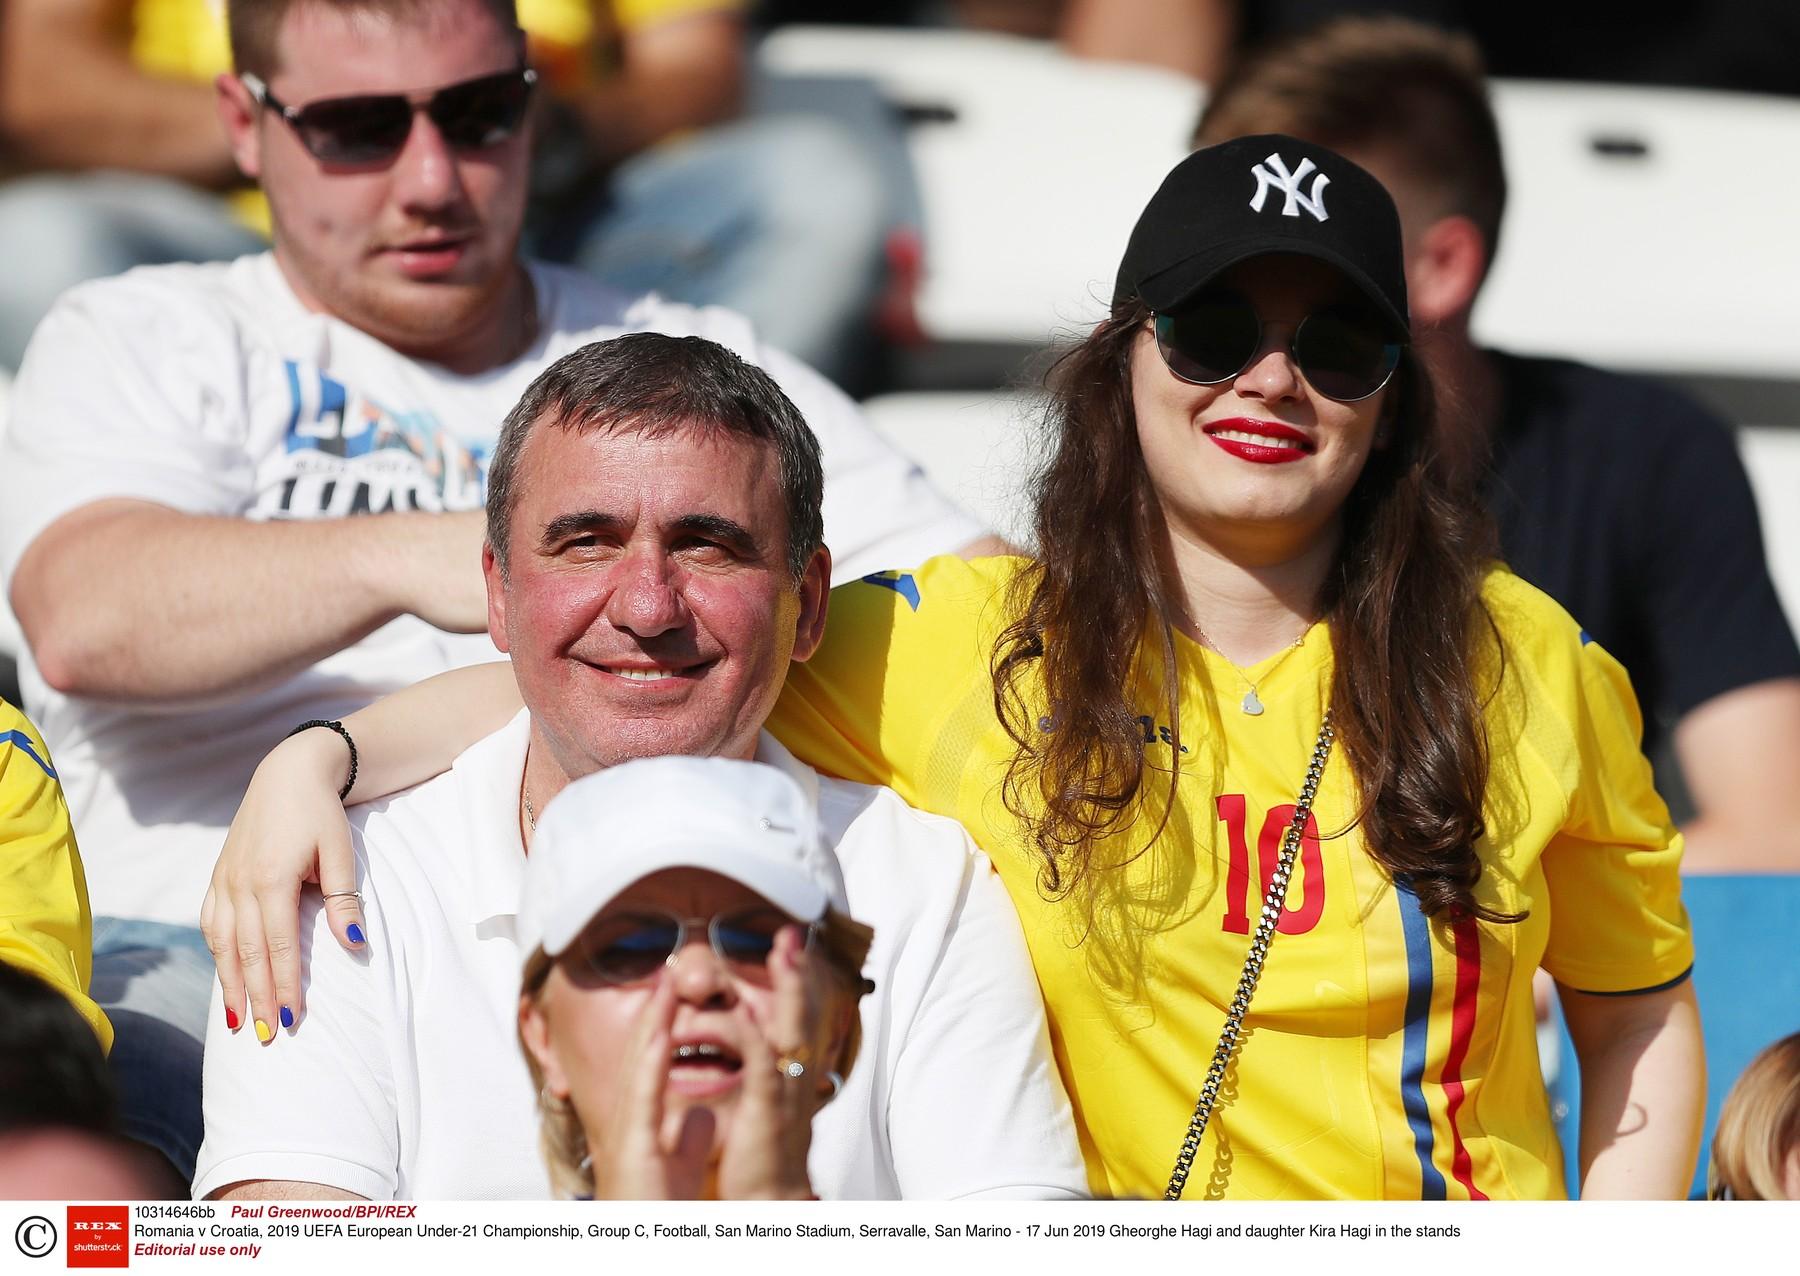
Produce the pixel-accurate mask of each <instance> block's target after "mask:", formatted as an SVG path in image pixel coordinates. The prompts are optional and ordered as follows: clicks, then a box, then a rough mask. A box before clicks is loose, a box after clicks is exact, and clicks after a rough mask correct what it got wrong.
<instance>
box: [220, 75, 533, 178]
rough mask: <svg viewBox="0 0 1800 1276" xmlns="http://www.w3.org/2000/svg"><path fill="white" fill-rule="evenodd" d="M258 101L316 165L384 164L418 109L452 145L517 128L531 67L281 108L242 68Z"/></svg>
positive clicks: (485, 141) (478, 143)
mask: <svg viewBox="0 0 1800 1276" xmlns="http://www.w3.org/2000/svg"><path fill="white" fill-rule="evenodd" d="M238 78H239V79H240V80H242V81H243V84H244V88H245V89H247V90H249V93H250V96H251V97H253V98H255V99H256V103H257V105H258V106H262V107H265V108H267V109H268V110H271V111H273V112H275V113H276V114H277V115H279V116H280V117H281V118H282V119H283V120H285V121H286V122H287V125H288V127H289V128H291V129H293V130H294V135H295V136H296V137H298V138H299V139H300V144H301V145H302V146H304V147H305V148H306V149H307V151H308V152H309V153H311V155H312V157H313V158H314V159H316V160H318V161H319V162H320V163H321V164H342V165H347V166H356V165H369V164H387V163H391V162H392V161H393V159H394V157H395V156H396V155H398V154H399V153H400V152H401V150H402V149H403V148H404V147H405V146H406V139H407V137H408V136H410V135H411V133H412V122H413V112H415V111H424V112H425V114H427V115H428V116H430V117H431V122H432V124H434V125H436V127H437V131H438V132H439V133H441V134H443V137H444V141H445V142H446V143H448V144H449V146H450V148H451V149H452V150H457V151H479V150H483V149H485V148H487V147H490V146H497V145H499V144H500V143H501V142H504V141H505V140H506V139H507V138H509V137H511V136H512V135H513V134H514V133H516V132H518V131H519V125H520V123H521V122H522V121H523V120H524V118H525V108H526V107H527V106H529V105H530V103H531V89H532V86H533V85H534V84H536V83H537V72H536V71H533V70H532V69H531V68H530V67H519V68H518V69H516V70H512V71H501V72H500V73H498V74H497V75H483V76H479V77H477V78H476V79H473V80H464V81H462V82H461V83H460V84H452V85H449V86H448V87H446V88H441V89H438V90H436V91H434V92H430V93H412V94H407V93H371V94H364V95H360V96H357V97H334V98H326V99H324V100H323V101H319V102H309V103H307V104H306V105H305V106H288V105H286V104H284V103H283V102H282V101H281V100H280V99H278V98H277V97H276V96H275V95H274V94H273V93H271V92H269V86H268V85H266V84H264V83H263V82H262V80H261V79H259V78H258V77H257V76H255V75H251V74H250V73H248V72H246V73H244V74H243V75H240V76H239V77H238Z"/></svg>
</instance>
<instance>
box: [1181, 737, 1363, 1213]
mask: <svg viewBox="0 0 1800 1276" xmlns="http://www.w3.org/2000/svg"><path fill="white" fill-rule="evenodd" d="M1332 735H1333V732H1332V727H1331V711H1330V710H1329V709H1327V710H1326V711H1325V720H1324V721H1323V722H1321V723H1320V724H1319V740H1318V743H1317V744H1315V745H1313V753H1312V761H1311V762H1310V763H1308V764H1307V768H1306V782H1305V783H1304V784H1302V785H1301V786H1300V797H1299V800H1297V801H1296V802H1295V803H1294V818H1293V819H1292V820H1290V821H1288V827H1287V832H1286V833H1285V834H1284V835H1283V836H1282V839H1281V859H1280V861H1279V862H1278V863H1277V864H1276V866H1275V875H1274V876H1273V877H1272V878H1270V879H1269V888H1268V892H1267V894H1266V895H1265V896H1264V898H1263V906H1262V914H1261V915H1260V916H1259V917H1258V918H1257V920H1256V932H1255V933H1254V934H1253V935H1251V937H1250V954H1249V956H1247V957H1245V958H1244V973H1243V974H1241V975H1239V976H1238V985H1237V993H1236V995H1235V996H1233V997H1232V999H1231V1010H1230V1012H1229V1013H1227V1014H1226V1016H1225V1026H1224V1027H1223V1028H1222V1029H1220V1030H1219V1044H1218V1046H1217V1048H1216V1049H1214V1050H1213V1057H1212V1063H1211V1065H1210V1066H1209V1067H1208V1068H1207V1069H1206V1080H1205V1081H1204V1082H1202V1083H1201V1086H1200V1098H1199V1099H1198V1100H1197V1101H1196V1102H1195V1104H1194V1115H1193V1117H1192V1119H1191V1120H1189V1121H1188V1128H1187V1136H1186V1137H1185V1138H1183V1139H1182V1140H1181V1151H1180V1152H1179V1153H1178V1154H1177V1155H1176V1157H1175V1169H1174V1172H1173V1173H1171V1174H1170V1175H1169V1186H1168V1188H1167V1189H1166V1190H1165V1191H1164V1192H1163V1200H1165V1201H1179V1200H1180V1199H1181V1193H1182V1190H1183V1189H1184V1188H1186V1187H1187V1180H1188V1174H1189V1172H1190V1171H1191V1170H1192V1169H1193V1167H1194V1154H1195V1153H1197V1152H1198V1151H1199V1150H1200V1139H1201V1136H1202V1135H1204V1134H1205V1133H1206V1122H1207V1120H1208V1119H1209V1118H1210V1117H1211V1116H1212V1110H1213V1104H1214V1103H1216V1102H1217V1101H1218V1098H1219V1087H1220V1086H1221V1085H1223V1084H1224V1082H1225V1069H1226V1068H1227V1067H1229V1066H1230V1064H1231V1057H1232V1056H1233V1055H1234V1054H1236V1053H1237V1048H1238V1040H1239V1038H1240V1036H1241V1035H1242V1033H1243V1028H1244V1016H1245V1015H1247V1014H1248V1013H1250V998H1251V997H1252V996H1254V995H1255V993H1256V982H1257V980H1259V979H1261V978H1262V969H1263V962H1264V961H1265V960H1266V959H1267V958H1268V955H1269V943H1270V941H1271V940H1273V939H1274V938H1275V927H1276V925H1277V924H1278V923H1279V922H1280V921H1281V911H1282V909H1284V908H1286V907H1287V888H1288V878H1289V877H1290V876H1292V875H1293V872H1294V859H1295V858H1296V856H1297V855H1298V854H1299V851H1300V841H1301V838H1302V836H1303V834H1304V832H1305V829H1306V821H1307V820H1308V819H1309V818H1310V817H1311V815H1312V805H1313V797H1314V796H1315V795H1316V794H1317V793H1318V791H1319V780H1320V778H1321V777H1323V776H1324V774H1325V759H1326V758H1327V757H1329V756H1330V755H1331V740H1332Z"/></svg>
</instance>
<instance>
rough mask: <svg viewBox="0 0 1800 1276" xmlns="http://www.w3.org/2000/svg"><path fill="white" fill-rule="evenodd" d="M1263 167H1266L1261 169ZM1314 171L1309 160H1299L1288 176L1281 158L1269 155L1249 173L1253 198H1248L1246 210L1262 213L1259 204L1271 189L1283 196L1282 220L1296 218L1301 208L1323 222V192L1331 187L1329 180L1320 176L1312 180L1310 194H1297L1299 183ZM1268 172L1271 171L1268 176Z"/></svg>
mask: <svg viewBox="0 0 1800 1276" xmlns="http://www.w3.org/2000/svg"><path fill="white" fill-rule="evenodd" d="M1264 165H1267V166H1268V167H1267V168H1265V167H1264ZM1317 167H1318V166H1317V165H1315V164H1314V163H1313V162H1312V161H1311V160H1309V159H1305V158H1302V159H1301V161H1300V167H1299V168H1297V169H1295V170H1294V171H1293V172H1291V173H1290V172H1288V166H1287V165H1286V164H1285V163H1284V162H1283V161H1282V158H1281V156H1280V155H1278V154H1271V155H1270V156H1269V157H1268V158H1267V159H1265V160H1264V161H1263V162H1262V163H1261V164H1258V165H1256V167H1254V168H1252V169H1251V170H1250V171H1251V172H1252V173H1254V174H1256V194H1254V195H1252V196H1251V197H1250V207H1251V208H1252V209H1254V210H1255V211H1256V212H1259V213H1260V212H1262V210H1263V201H1264V200H1266V199H1268V197H1269V187H1271V186H1274V187H1276V188H1277V189H1279V190H1280V191H1281V192H1282V194H1284V195H1286V196H1287V202H1286V203H1285V204H1283V205H1282V206H1281V215H1282V216H1283V217H1298V216H1299V215H1300V210H1301V209H1302V208H1304V209H1305V210H1306V211H1307V212H1309V213H1311V214H1312V215H1313V216H1314V217H1315V218H1317V219H1318V220H1319V221H1324V220H1325V219H1326V217H1327V214H1326V212H1325V188H1326V187H1327V186H1329V185H1331V179H1330V178H1329V177H1327V176H1325V174H1323V173H1320V174H1319V175H1318V176H1317V177H1315V178H1313V184H1312V194H1311V195H1303V194H1301V193H1300V183H1301V182H1303V181H1305V180H1306V175H1307V174H1308V173H1310V172H1313V171H1314V169H1316V168H1317ZM1270 168H1272V169H1274V170H1275V171H1274V172H1272V173H1271V172H1270V171H1269V169H1270Z"/></svg>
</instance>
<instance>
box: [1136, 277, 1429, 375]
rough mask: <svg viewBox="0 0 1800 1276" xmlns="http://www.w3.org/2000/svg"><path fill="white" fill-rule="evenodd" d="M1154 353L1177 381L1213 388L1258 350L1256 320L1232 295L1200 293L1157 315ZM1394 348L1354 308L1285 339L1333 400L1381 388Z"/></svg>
mask: <svg viewBox="0 0 1800 1276" xmlns="http://www.w3.org/2000/svg"><path fill="white" fill-rule="evenodd" d="M1156 348H1157V349H1158V350H1159V351H1161V352H1162V357H1163V362H1164V363H1165V364H1166V365H1168V369H1169V371H1170V372H1172V373H1174V374H1175V375H1176V376H1177V377H1180V378H1181V379H1182V380H1183V381H1187V382H1190V383H1192V384H1194V385H1218V384H1219V383H1220V382H1223V381H1229V380H1231V379H1232V378H1233V377H1235V376H1237V375H1238V374H1239V373H1240V372H1242V371H1244V369H1246V368H1248V367H1249V366H1250V364H1251V362H1252V360H1254V359H1255V358H1256V353H1257V351H1259V350H1261V349H1262V348H1263V321H1262V317H1261V316H1260V315H1258V314H1257V313H1256V308H1255V307H1254V306H1252V305H1251V304H1250V302H1249V301H1248V300H1246V299H1245V298H1243V297H1241V296H1238V295H1237V294H1236V293H1233V292H1226V291H1215V292H1208V293H1204V294H1202V295H1201V296H1199V297H1197V298H1195V299H1194V300H1193V301H1190V302H1188V303H1186V304H1184V305H1182V306H1181V307H1180V308H1179V309H1177V310H1174V311H1171V312H1169V313H1166V314H1158V315H1157V316H1156ZM1401 349H1402V347H1401V344H1400V343H1399V342H1397V341H1394V340H1392V339H1391V338H1390V337H1389V336H1388V335H1387V333H1386V332H1385V331H1384V330H1383V328H1382V326H1381V322H1380V320H1379V319H1377V318H1376V316H1375V315H1373V314H1372V313H1369V312H1368V311H1366V310H1363V309H1360V308H1357V307H1342V308H1339V307H1330V308H1326V309H1323V310H1315V311H1313V312H1312V313H1311V314H1309V315H1307V316H1306V318H1304V319H1302V320H1301V321H1300V323H1299V325H1298V326H1297V327H1296V328H1295V329H1294V333H1293V336H1292V337H1291V338H1290V339H1289V341H1288V353H1289V355H1290V356H1291V357H1292V358H1293V360H1294V363H1295V365H1296V366H1297V367H1299V369H1300V375H1301V376H1303V377H1305V378H1306V381H1307V384H1309V385H1310V386H1312V388H1313V389H1315V390H1317V391H1318V392H1319V393H1320V394H1322V395H1324V396H1325V397H1326V398H1328V399H1336V400H1337V401H1338V402H1340V403H1354V402H1356V401H1357V400H1358V399H1366V398H1368V397H1369V396H1370V395H1372V394H1374V393H1376V392H1377V391H1378V390H1380V389H1381V387H1383V386H1384V385H1386V384H1387V383H1388V381H1389V379H1390V378H1392V376H1393V375H1394V369H1395V368H1397V367H1398V366H1399V365H1400V351H1401Z"/></svg>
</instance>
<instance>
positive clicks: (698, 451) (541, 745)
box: [483, 422, 830, 802]
mask: <svg viewBox="0 0 1800 1276" xmlns="http://www.w3.org/2000/svg"><path fill="white" fill-rule="evenodd" d="M516 482H517V491H518V496H517V500H516V503H515V504H514V506H513V510H512V517H511V520H510V544H509V546H508V549H507V555H508V559H509V561H508V562H507V563H506V565H505V566H506V570H505V571H504V572H502V571H501V564H500V563H498V562H497V561H496V560H495V559H494V556H493V552H492V550H491V549H490V550H489V551H488V552H487V553H486V555H485V556H484V560H483V563H484V567H485V569H486V572H487V581H488V630H489V633H490V634H491V635H492V636H493V639H494V641H495V643H496V644H498V645H499V647H500V648H501V650H503V651H507V652H510V653H511V655H512V663H513V673H514V676H515V677H516V678H517V679H518V683H519V689H520V692H521V694H522V695H523V696H524V700H525V704H526V706H527V707H528V708H529V709H530V710H531V715H532V746H533V753H534V755H539V756H540V757H541V755H542V754H543V753H545V752H547V753H548V755H549V758H551V759H553V760H554V762H555V763H556V766H557V768H558V769H559V770H560V771H561V773H562V774H561V777H560V779H562V780H571V779H575V778H577V777H579V776H582V775H586V774H589V773H591V772H593V771H597V770H600V769H601V768H603V767H608V766H612V765H614V764H616V763H618V762H623V761H626V760H627V759H630V758H641V757H655V756H660V755H663V754H688V755H693V756H700V757H706V756H717V757H731V758H749V757H751V756H752V755H753V754H754V753H755V750H756V739H757V733H758V732H759V731H761V729H762V724H763V721H764V719H765V718H767V717H768V715H769V711H770V709H771V708H772V707H773V706H774V703H775V698H776V697H777V696H778V695H780V693H781V687H782V683H783V682H784V681H785V680H786V678H787V669H788V663H789V661H790V660H804V659H806V658H807V657H809V656H810V655H811V654H812V652H813V650H814V649H815V648H816V647H817V645H818V641H819V637H820V633H821V631H822V628H823V618H824V608H825V593H826V589H827V584H828V577H829V573H830V567H829V558H828V556H827V555H826V554H825V553H824V551H823V550H821V551H820V552H819V553H818V554H816V555H815V556H814V558H813V562H812V564H811V565H810V566H809V568H808V570H807V573H806V576H805V578H804V579H803V580H802V581H800V582H796V581H795V580H794V577H793V574H792V572H791V571H790V570H789V566H788V561H787V553H788V529H787V505H786V502H785V500H784V498H783V495H782V490H781V484H780V481H779V469H778V463H777V460H776V452H775V447H774V445H773V444H770V443H765V442H761V441H758V440H754V439H748V438H743V437H740V436H736V435H732V434H728V433H725V432H723V431H707V430H702V429H699V428H692V429H676V430H673V431H670V432H667V433H662V434H658V435H649V434H643V433H639V432H636V431H633V430H631V429H630V428H629V427H626V428H624V429H619V430H597V431H587V432H576V431H572V430H567V429H563V428H561V427H559V426H557V425H556V424H554V423H551V422H539V423H538V424H537V425H536V426H535V427H534V428H533V430H532V432H531V434H530V437H529V438H528V439H527V441H526V443H525V445H524V448H523V451H522V453H521V455H520V457H519V467H518V471H517V479H516ZM549 796H550V795H549V794H548V793H542V794H540V795H539V800H540V802H542V801H548V800H549Z"/></svg>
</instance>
